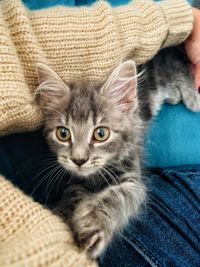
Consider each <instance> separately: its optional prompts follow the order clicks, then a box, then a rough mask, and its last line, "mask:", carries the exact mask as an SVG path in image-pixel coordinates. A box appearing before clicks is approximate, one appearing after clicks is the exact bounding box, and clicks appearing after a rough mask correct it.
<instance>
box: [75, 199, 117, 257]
mask: <svg viewBox="0 0 200 267" xmlns="http://www.w3.org/2000/svg"><path fill="white" fill-rule="evenodd" d="M71 227H72V231H73V234H74V239H75V242H76V243H77V244H78V246H79V247H80V248H81V249H83V250H86V251H87V253H88V255H89V257H90V258H93V259H94V258H96V257H97V256H99V255H100V254H101V252H102V251H103V250H104V249H105V247H106V245H107V243H108V242H109V240H110V239H111V237H112V231H111V229H109V225H107V226H106V222H105V217H104V218H103V213H101V211H98V207H97V205H96V204H95V201H94V202H92V200H91V201H85V202H82V203H80V205H79V206H78V207H77V209H76V210H75V212H74V216H73V218H72V220H71Z"/></svg>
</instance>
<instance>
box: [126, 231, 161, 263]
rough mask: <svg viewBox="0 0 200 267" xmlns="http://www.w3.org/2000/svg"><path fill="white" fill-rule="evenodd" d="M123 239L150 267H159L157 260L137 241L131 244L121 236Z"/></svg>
mask: <svg viewBox="0 0 200 267" xmlns="http://www.w3.org/2000/svg"><path fill="white" fill-rule="evenodd" d="M123 239H124V240H126V241H127V242H128V243H129V244H130V245H131V246H133V247H134V248H135V250H136V251H137V252H138V253H139V254H140V255H141V256H142V257H143V258H144V259H145V260H146V261H147V262H148V263H149V264H150V265H151V266H152V267H160V266H161V265H160V264H159V261H158V259H157V258H156V257H155V256H154V255H152V254H151V252H150V251H149V250H148V249H146V248H145V247H144V246H143V245H142V244H141V243H140V242H139V241H138V240H134V241H133V242H132V241H131V240H130V239H129V238H128V237H126V235H123Z"/></svg>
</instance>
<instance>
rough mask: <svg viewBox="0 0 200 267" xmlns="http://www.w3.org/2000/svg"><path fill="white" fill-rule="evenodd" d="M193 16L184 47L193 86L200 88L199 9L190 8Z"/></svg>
mask: <svg viewBox="0 0 200 267" xmlns="http://www.w3.org/2000/svg"><path fill="white" fill-rule="evenodd" d="M192 10H193V16H194V24H193V31H192V34H191V35H190V36H189V38H188V39H187V40H186V41H185V43H184V47H185V52H186V55H187V57H188V59H189V60H190V62H191V65H190V68H191V71H192V74H193V75H194V78H195V87H196V88H197V89H200V10H198V9H196V8H192Z"/></svg>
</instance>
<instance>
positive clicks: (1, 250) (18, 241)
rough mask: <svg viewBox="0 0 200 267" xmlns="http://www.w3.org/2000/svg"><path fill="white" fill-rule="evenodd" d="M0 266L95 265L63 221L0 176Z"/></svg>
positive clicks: (89, 266) (69, 266)
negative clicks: (74, 240) (82, 251)
mask: <svg viewBox="0 0 200 267" xmlns="http://www.w3.org/2000/svg"><path fill="white" fill-rule="evenodd" d="M0 266H3V267H7V266H9V267H11V266H28V267H34V266H48V267H50V266H65V267H80V266H84V267H96V266H97V265H96V263H95V262H92V261H90V260H88V259H87V258H86V254H84V253H79V252H78V248H77V247H76V246H75V245H74V243H73V240H72V238H71V234H70V232H69V230H68V227H67V225H66V224H65V223H64V222H62V220H61V219H60V218H58V217H57V216H55V215H53V214H52V213H51V212H50V211H48V210H47V209H44V208H43V207H42V206H41V205H39V204H38V203H35V202H33V201H32V200H31V199H30V198H28V197H27V196H25V195H24V194H23V193H22V192H20V190H19V189H17V188H15V187H14V186H13V185H11V183H10V182H8V181H6V180H5V178H4V177H2V176H0Z"/></svg>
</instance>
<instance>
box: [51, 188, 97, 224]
mask: <svg viewBox="0 0 200 267" xmlns="http://www.w3.org/2000/svg"><path fill="white" fill-rule="evenodd" d="M92 194H93V193H91V192H89V191H88V190H87V189H85V188H84V187H83V186H81V185H79V184H73V185H71V186H69V187H68V188H67V189H65V191H64V193H63V195H62V198H61V200H60V201H58V202H57V203H55V204H53V205H52V206H51V207H50V208H51V209H52V210H53V211H54V212H55V213H56V214H58V215H60V216H61V217H63V219H64V220H65V221H67V222H69V219H71V217H72V214H73V213H74V210H75V208H76V206H77V205H78V203H79V202H80V201H82V200H83V199H85V198H86V197H88V196H89V195H92Z"/></svg>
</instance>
